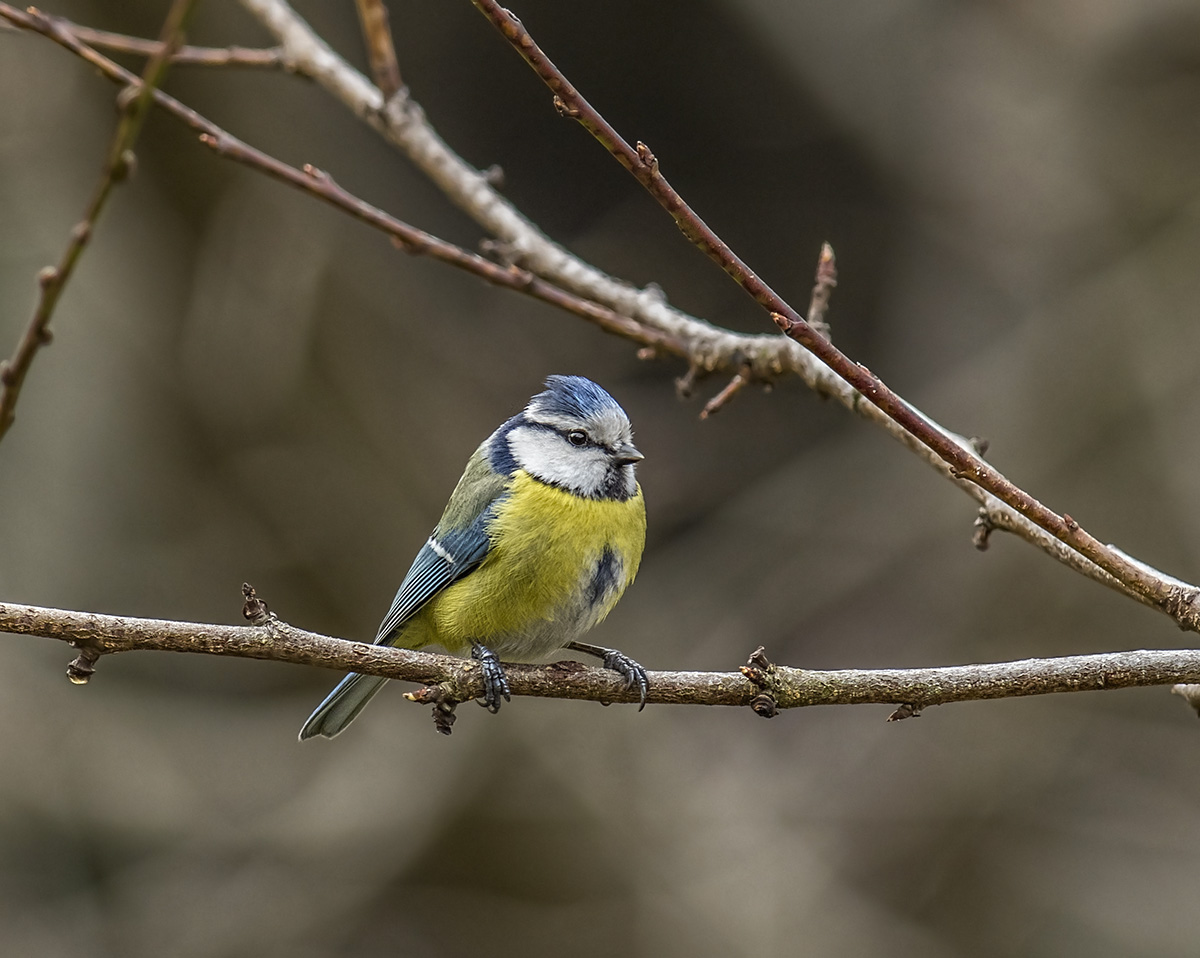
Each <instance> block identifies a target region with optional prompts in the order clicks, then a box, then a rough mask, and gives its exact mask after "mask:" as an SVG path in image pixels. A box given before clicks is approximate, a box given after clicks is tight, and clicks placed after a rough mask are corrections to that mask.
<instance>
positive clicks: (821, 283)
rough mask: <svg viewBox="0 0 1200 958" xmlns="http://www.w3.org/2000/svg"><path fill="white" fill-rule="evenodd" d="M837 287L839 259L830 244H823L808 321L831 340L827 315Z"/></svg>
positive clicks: (818, 259) (809, 303)
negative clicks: (826, 319)
mask: <svg viewBox="0 0 1200 958" xmlns="http://www.w3.org/2000/svg"><path fill="white" fill-rule="evenodd" d="M835 286H837V259H836V258H835V257H834V255H833V247H832V246H830V245H829V244H828V243H822V244H821V255H820V256H819V257H817V277H816V284H815V285H814V286H813V291H812V298H811V299H809V301H808V313H807V314H806V317H805V318H806V319H807V321H808V325H809V326H811V327H812V328H813V329H815V330H816V331H817V332H818V333H820V334H821V335H822V336H824V337H825V338H826V339H828V338H829V323H827V322H826V321H825V314H826V313H827V312H828V311H829V297H830V296H832V295H833V288H834V287H835Z"/></svg>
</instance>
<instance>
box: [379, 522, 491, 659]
mask: <svg viewBox="0 0 1200 958" xmlns="http://www.w3.org/2000/svg"><path fill="white" fill-rule="evenodd" d="M491 516H492V510H491V509H490V508H487V509H484V510H483V512H481V513H480V514H479V515H478V516H477V517H476V519H475V521H474V522H472V523H471V524H470V525H469V526H467V527H466V528H465V529H454V530H452V531H450V532H444V533H439V532H438V531H437V530H434V534H433V535H431V536H430V537H429V539H428V540H427V541H426V543H425V545H423V546H422V547H421V551H420V552H418V553H417V557H416V558H415V559H414V560H413V564H412V568H411V569H409V570H408V575H406V576H405V577H404V581H403V582H401V583H400V589H399V590H398V591H397V592H396V597H395V598H394V599H392V607H391V608H390V609H388V613H387V615H385V616H384V617H383V621H382V622H381V623H380V624H379V633H378V635H376V637H375V644H376V645H387V644H390V642H389V640H390V639H394V638H395V633H396V631H397V630H398V629H399V628H401V627H402V626H403V625H404V623H406V622H407V621H408V620H409V619H411V618H412V617H413V616H414V615H416V613H417V612H419V611H420V609H421V607H422V606H423V605H424V604H425V603H426V602H428V601H429V600H430V599H432V598H433V597H434V596H435V595H437V594H438V593H439V592H441V591H442V589H444V588H446V586H448V585H450V584H451V583H453V582H456V581H458V580H459V579H461V578H462V577H463V576H465V575H466V574H467V573H469V572H472V571H474V570H475V569H476V568H477V567H478V566H479V563H481V562H482V561H483V559H484V557H485V556H486V555H487V553H488V548H489V546H490V545H491V541H490V540H489V539H488V534H487V523H488V520H489V519H490V518H491Z"/></svg>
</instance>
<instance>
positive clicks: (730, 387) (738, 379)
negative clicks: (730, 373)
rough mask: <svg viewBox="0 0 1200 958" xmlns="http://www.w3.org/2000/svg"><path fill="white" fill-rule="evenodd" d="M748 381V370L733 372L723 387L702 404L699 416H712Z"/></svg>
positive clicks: (705, 417)
mask: <svg viewBox="0 0 1200 958" xmlns="http://www.w3.org/2000/svg"><path fill="white" fill-rule="evenodd" d="M749 382H750V371H749V370H748V369H744V370H742V371H741V372H740V373H736V374H734V377H733V378H732V379H731V380H729V382H728V383H727V384H726V385H725V388H724V389H722V390H721V391H720V392H719V393H717V394H716V395H715V396H713V398H712V399H710V400H709V401H708V402H706V403H705V404H704V408H703V409H702V410H700V418H701V419H707V418H708V417H709V416H714V415H716V414H717V413H719V412H720V411H721V410H722V409H723V408H724V407H725V404H726V403H728V402H729V400H731V399H732V398H733V397H734V396H736V395H737V394H738V393H740V392H741V391H742V389H744V388H745V386H746V384H747V383H749Z"/></svg>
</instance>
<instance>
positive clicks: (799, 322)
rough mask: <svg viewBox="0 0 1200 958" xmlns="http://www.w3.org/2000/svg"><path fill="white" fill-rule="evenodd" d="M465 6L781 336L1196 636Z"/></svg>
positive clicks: (1174, 591) (508, 16) (513, 23)
mask: <svg viewBox="0 0 1200 958" xmlns="http://www.w3.org/2000/svg"><path fill="white" fill-rule="evenodd" d="M472 2H473V3H474V4H475V6H476V7H477V8H478V9H479V10H480V11H481V12H482V13H483V14H484V16H486V17H487V18H488V19H489V20H490V21H491V22H492V24H493V25H494V26H495V27H496V28H497V29H498V30H499V31H500V33H501V34H503V36H504V37H505V38H506V39H507V40H508V41H509V42H510V43H511V44H512V45H513V47H514V48H515V49H516V50H517V52H518V53H520V55H521V57H522V58H523V59H524V60H525V62H526V63H527V64H529V66H530V67H532V68H533V71H534V72H535V73H536V74H537V75H538V76H539V77H540V78H541V80H542V81H543V82H544V83H545V84H546V86H547V87H548V88H549V89H550V91H551V92H552V93H553V94H554V105H555V108H556V109H557V110H558V111H559V112H560V113H561V114H562V115H564V116H567V117H570V118H572V119H574V120H577V121H578V122H579V123H580V125H582V126H583V127H584V129H586V130H587V131H588V132H589V133H591V134H592V136H594V137H595V138H596V139H597V140H598V141H599V142H600V143H601V144H602V145H603V146H604V147H605V149H607V150H608V152H609V153H611V154H612V156H613V157H614V158H615V159H616V160H617V162H618V163H620V164H621V165H622V166H623V167H625V169H627V170H628V171H629V172H630V173H631V174H633V176H634V178H635V179H637V181H638V182H639V183H641V184H642V186H643V187H645V188H646V190H647V191H648V192H649V193H650V195H651V196H653V197H654V198H655V199H656V200H657V201H658V203H659V205H661V206H662V207H663V209H665V210H666V211H667V212H668V213H669V214H670V215H671V217H672V218H673V219H674V220H675V223H676V225H678V227H679V229H680V231H681V232H682V233H683V234H684V235H685V236H686V237H687V238H688V239H689V240H691V242H692V243H694V244H695V245H696V246H698V247H699V248H700V249H701V250H702V251H703V252H704V253H705V254H706V255H707V256H708V257H709V258H710V259H712V260H713V261H714V262H716V263H717V264H718V265H719V266H720V267H721V268H722V269H723V270H724V271H725V272H726V273H727V274H728V275H729V276H730V277H731V278H733V280H734V281H736V282H737V283H738V285H740V286H741V287H742V288H743V289H745V290H746V292H747V293H749V294H750V296H751V297H753V299H754V300H755V302H757V303H758V304H759V305H760V306H762V307H763V308H764V309H766V310H767V311H768V312H769V313H770V315H771V318H772V320H774V322H775V324H776V325H777V326H778V327H779V329H780V330H781V331H782V332H784V333H785V334H786V335H788V336H790V337H791V338H792V339H794V340H795V341H796V342H798V343H800V344H801V345H802V346H804V347H805V348H806V349H808V350H809V351H810V352H811V353H813V355H815V356H816V357H817V358H818V359H820V360H821V361H822V362H823V363H825V365H827V366H828V367H829V368H830V369H832V370H833V371H834V372H836V373H837V374H838V375H839V376H841V377H842V378H843V379H845V380H846V382H848V383H850V385H852V386H853V387H854V388H855V389H856V390H858V392H859V393H860V394H861V395H862V396H863V397H865V398H866V399H867V400H868V401H869V402H870V403H872V404H873V405H874V406H876V407H877V408H878V409H880V410H881V411H882V412H883V413H885V414H886V415H887V416H888V417H889V418H891V419H892V420H893V421H894V422H896V423H897V424H898V425H899V426H901V427H902V428H903V429H904V430H905V431H906V432H907V433H909V434H910V435H912V436H914V437H915V438H916V439H917V440H919V441H920V442H921V443H922V444H924V445H925V446H926V447H928V448H929V449H930V450H932V451H933V452H934V453H935V454H936V455H937V456H938V457H939V458H940V459H942V460H943V461H944V462H945V463H946V464H947V466H948V467H949V468H950V471H951V474H952V475H953V476H954V477H955V478H957V479H964V480H966V481H968V482H972V483H974V484H975V485H977V486H979V487H980V488H981V489H983V490H985V491H986V492H989V493H991V494H992V495H993V496H995V497H996V498H997V499H999V500H1000V501H1001V502H1004V503H1006V504H1007V505H1009V506H1010V507H1012V508H1013V509H1015V510H1016V511H1017V512H1018V513H1020V514H1021V515H1022V516H1024V517H1025V518H1026V519H1028V520H1029V521H1030V522H1032V523H1033V524H1034V525H1036V526H1038V527H1039V528H1041V529H1043V530H1045V531H1046V532H1048V533H1050V535H1052V536H1054V537H1055V538H1056V539H1058V540H1059V541H1060V542H1062V543H1064V544H1065V545H1067V546H1069V547H1070V548H1071V549H1073V550H1075V551H1076V552H1078V553H1079V554H1080V555H1082V556H1084V557H1086V558H1087V559H1089V560H1090V561H1091V562H1093V563H1095V564H1096V565H1097V566H1099V567H1100V568H1101V569H1103V570H1104V571H1105V572H1107V573H1108V574H1109V575H1111V576H1112V577H1113V578H1114V579H1116V580H1117V581H1118V582H1120V583H1121V584H1122V585H1123V586H1125V587H1126V588H1127V589H1129V590H1130V591H1131V592H1133V593H1134V594H1136V595H1138V596H1140V597H1141V598H1142V599H1144V600H1145V601H1146V602H1147V604H1150V605H1153V606H1154V607H1156V608H1158V609H1159V610H1161V611H1163V612H1165V613H1166V614H1167V615H1170V616H1171V617H1172V618H1174V619H1175V620H1176V621H1177V622H1178V623H1179V624H1180V625H1181V626H1182V627H1184V628H1187V629H1191V630H1193V631H1200V604H1198V603H1197V597H1198V596H1200V590H1197V589H1195V588H1189V589H1186V590H1181V589H1179V588H1176V587H1173V586H1170V585H1168V584H1166V583H1165V582H1163V581H1162V580H1161V579H1159V578H1157V577H1156V576H1154V575H1151V574H1149V573H1147V572H1146V571H1144V569H1143V568H1141V567H1139V565H1137V564H1135V563H1133V562H1131V561H1129V560H1128V559H1127V558H1126V557H1125V556H1123V555H1120V554H1118V553H1117V552H1115V551H1114V550H1112V549H1110V548H1108V547H1107V546H1105V545H1104V544H1103V543H1101V542H1100V541H1099V540H1097V539H1096V538H1094V537H1093V536H1092V535H1090V534H1089V533H1088V532H1087V531H1086V530H1084V529H1083V527H1082V526H1080V525H1079V523H1078V522H1076V521H1075V520H1074V519H1072V518H1071V517H1070V516H1067V515H1061V516H1060V515H1059V514H1058V513H1056V512H1054V511H1053V510H1052V509H1049V508H1048V507H1046V506H1045V505H1043V504H1042V503H1041V502H1039V501H1038V500H1037V499H1035V498H1034V497H1033V496H1031V495H1029V493H1027V492H1025V491H1024V490H1023V489H1021V488H1019V487H1018V486H1016V485H1014V484H1013V483H1012V482H1010V481H1009V480H1008V479H1006V478H1005V477H1004V476H1003V475H1002V474H1001V473H1000V472H999V471H998V470H996V469H994V468H993V467H992V466H990V465H989V464H988V463H986V462H984V461H983V460H982V459H980V458H979V457H978V456H976V455H975V454H974V453H973V452H972V451H970V450H969V449H966V448H964V447H963V446H961V445H959V444H958V443H957V442H955V441H954V440H953V439H952V438H950V437H949V436H948V435H946V433H944V432H943V431H941V430H940V429H938V428H937V427H936V426H934V425H933V424H932V423H931V422H930V421H929V420H927V419H925V418H924V417H923V416H921V415H920V414H919V413H918V412H916V410H914V409H913V408H912V407H911V406H909V405H908V404H907V403H906V402H905V401H904V400H903V399H901V398H900V396H899V395H897V394H896V393H894V392H893V391H892V390H891V389H889V388H888V387H887V386H886V385H885V384H884V383H883V381H882V380H881V379H879V377H877V376H876V375H874V374H873V373H872V372H871V371H870V370H869V369H867V368H866V367H865V366H863V365H861V364H860V363H856V362H854V361H853V360H852V359H850V358H849V357H848V356H846V355H845V354H844V353H842V352H841V351H840V350H839V349H837V347H835V346H834V345H833V344H832V343H831V342H829V341H828V340H827V339H825V338H824V337H823V336H822V335H821V334H820V333H819V332H818V331H817V330H816V329H814V328H813V327H812V326H811V325H809V324H808V322H807V321H806V320H805V319H804V317H802V316H801V315H800V314H799V313H798V312H797V311H796V310H795V309H793V308H792V306H791V305H790V304H788V303H787V302H786V301H785V300H784V299H783V298H782V297H781V296H780V295H779V294H778V293H776V292H775V291H774V290H773V289H772V288H771V287H770V286H769V285H767V283H766V282H765V281H764V280H763V279H762V278H761V277H760V276H759V275H758V274H757V273H755V272H754V270H752V269H751V268H750V267H749V266H748V265H747V264H746V263H744V262H743V261H742V260H741V258H740V257H738V255H737V254H736V253H734V252H733V250H732V249H730V248H729V246H728V245H726V243H725V242H724V241H723V240H722V239H721V238H720V237H719V236H718V235H717V234H716V233H715V232H714V231H713V230H712V229H711V228H710V227H709V226H708V224H707V223H705V222H704V220H702V219H701V218H700V216H699V215H697V213H696V212H695V211H694V210H693V209H692V208H691V207H690V206H689V205H688V204H687V203H686V202H685V201H684V200H683V198H682V197H681V196H680V195H679V194H678V193H677V192H676V191H675V189H674V188H673V187H672V186H671V184H670V183H668V182H667V180H666V178H665V177H664V176H663V175H662V173H661V171H660V170H659V163H658V159H657V157H655V155H654V154H653V153H652V152H651V151H650V148H649V147H648V146H646V144H645V143H638V144H637V145H636V146H630V144H629V143H628V142H627V141H626V140H625V139H624V138H623V137H622V136H621V135H620V134H619V133H618V132H617V131H616V130H615V129H614V128H613V127H612V126H611V125H610V124H609V123H608V121H607V120H605V119H604V117H602V116H601V115H600V113H599V112H598V111H597V110H596V109H595V108H594V107H593V106H592V105H591V104H590V103H588V101H587V100H586V99H584V97H583V96H582V95H581V94H580V93H579V91H578V90H576V89H575V87H574V86H573V85H572V84H571V82H570V81H569V80H568V79H567V78H566V77H565V76H564V75H563V74H562V72H561V71H560V70H559V69H558V68H557V67H556V66H555V65H554V64H553V62H551V60H550V58H549V57H548V56H546V54H545V53H544V52H543V51H542V50H541V48H540V47H538V45H537V44H536V43H535V42H534V40H533V38H532V37H531V36H530V35H529V31H527V30H526V29H525V27H524V26H523V25H522V24H521V21H520V20H518V19H517V18H516V17H515V16H514V15H513V14H512V13H511V12H509V11H508V10H506V9H505V8H504V7H502V6H500V4H498V3H497V2H495V0H472Z"/></svg>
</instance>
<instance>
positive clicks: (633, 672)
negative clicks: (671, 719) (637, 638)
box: [565, 642, 650, 712]
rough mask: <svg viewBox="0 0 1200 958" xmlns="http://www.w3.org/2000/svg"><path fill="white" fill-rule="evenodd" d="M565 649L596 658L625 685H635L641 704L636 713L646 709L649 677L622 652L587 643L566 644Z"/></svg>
mask: <svg viewBox="0 0 1200 958" xmlns="http://www.w3.org/2000/svg"><path fill="white" fill-rule="evenodd" d="M565 648H568V649H571V650H572V651H574V652H586V653H587V654H588V655H594V656H596V657H597V658H598V659H600V660H601V661H602V662H603V663H604V667H605V668H606V669H612V670H613V671H614V672H616V673H617V674H618V675H620V676H621V677H622V678H623V679H625V684H626V685H629V686H634V685H636V686H637V689H638V695H639V696H640V698H641V702H642V704H641V705H640V706H638V711H639V712H640V711H641V710H642V709H644V708H645V707H646V692H647V691H648V690H649V688H650V679H649V676H647V675H646V670H645V669H644V668H642V667H641V666H640V665H639V664H638V663H637V662H635V661H634V660H633V659H631V658H630V657H629V656H628V655H626V654H625V653H624V652H618V651H617V650H616V649H610V648H606V647H605V646H603V645H592V644H591V643H589V642H568V643H567V644H566V646H565Z"/></svg>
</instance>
